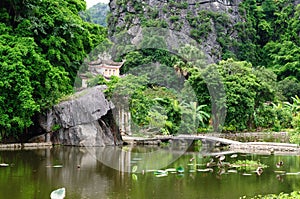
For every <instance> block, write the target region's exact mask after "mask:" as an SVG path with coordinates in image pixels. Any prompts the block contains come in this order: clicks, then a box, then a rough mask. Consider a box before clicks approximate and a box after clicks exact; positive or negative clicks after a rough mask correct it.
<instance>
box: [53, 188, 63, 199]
mask: <svg viewBox="0 0 300 199" xmlns="http://www.w3.org/2000/svg"><path fill="white" fill-rule="evenodd" d="M65 196H66V188H64V187H63V188H60V189H56V190H54V191H52V192H51V194H50V198H51V199H63V198H65Z"/></svg>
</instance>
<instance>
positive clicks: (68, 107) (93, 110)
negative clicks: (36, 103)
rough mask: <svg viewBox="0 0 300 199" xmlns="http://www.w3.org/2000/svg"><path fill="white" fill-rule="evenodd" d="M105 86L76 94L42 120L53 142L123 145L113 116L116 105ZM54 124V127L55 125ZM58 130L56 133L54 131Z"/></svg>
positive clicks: (41, 122) (84, 144)
mask: <svg viewBox="0 0 300 199" xmlns="http://www.w3.org/2000/svg"><path fill="white" fill-rule="evenodd" d="M105 88H106V87H104V86H96V87H93V88H88V89H85V90H82V91H80V92H78V93H76V94H75V95H74V96H73V97H72V98H71V99H69V100H67V101H64V102H61V103H59V104H57V105H55V106H54V107H53V108H52V109H51V110H49V111H48V113H47V115H44V116H43V117H41V119H40V126H41V127H42V128H43V129H44V130H45V131H46V132H49V133H50V134H51V137H50V139H51V141H52V143H53V144H62V145H71V146H107V145H118V144H121V142H122V141H121V136H120V132H119V128H118V127H117V125H116V122H115V120H114V117H113V113H112V110H113V109H114V105H113V104H112V103H111V102H110V101H108V100H107V99H106V98H105V95H104V93H103V90H104V89H105ZM53 127H55V128H53ZM53 129H55V132H52V131H53Z"/></svg>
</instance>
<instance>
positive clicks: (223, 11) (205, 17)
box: [108, 0, 243, 63]
mask: <svg viewBox="0 0 300 199" xmlns="http://www.w3.org/2000/svg"><path fill="white" fill-rule="evenodd" d="M240 2H241V0H235V1H233V0H200V1H196V0H188V1H181V0H173V1H167V0H145V1H133V0H125V1H121V0H111V1H110V3H109V5H110V10H111V13H110V15H109V17H108V28H109V35H110V37H111V39H112V40H114V39H113V37H114V36H115V35H117V34H118V33H119V32H121V31H123V30H127V33H128V34H129V35H132V36H135V35H137V34H138V33H139V31H140V27H157V28H166V29H170V30H173V31H178V32H180V33H181V34H185V35H188V36H190V37H191V38H193V39H195V41H196V42H198V43H199V44H200V45H201V48H202V51H203V52H204V54H205V55H206V57H207V61H208V62H209V63H212V62H217V61H219V60H220V59H222V57H221V56H222V54H224V53H225V52H233V53H234V52H235V51H236V48H235V46H234V45H235V44H234V43H235V41H236V39H237V37H238V36H237V31H236V30H235V27H234V26H235V25H236V24H237V23H240V22H243V17H242V16H241V15H240V13H239V11H238V4H239V3H240Z"/></svg>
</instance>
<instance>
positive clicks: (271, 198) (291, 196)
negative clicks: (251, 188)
mask: <svg viewBox="0 0 300 199" xmlns="http://www.w3.org/2000/svg"><path fill="white" fill-rule="evenodd" d="M243 198H247V197H243ZM275 198H276V199H296V198H300V192H299V191H293V192H292V193H280V194H278V195H276V194H268V195H264V196H263V195H257V196H255V197H253V199H275Z"/></svg>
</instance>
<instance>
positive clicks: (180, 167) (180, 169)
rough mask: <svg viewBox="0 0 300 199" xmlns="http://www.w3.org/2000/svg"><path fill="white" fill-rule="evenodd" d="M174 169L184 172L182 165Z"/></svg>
mask: <svg viewBox="0 0 300 199" xmlns="http://www.w3.org/2000/svg"><path fill="white" fill-rule="evenodd" d="M176 171H177V172H178V173H183V172H184V168H183V167H182V166H179V167H177V169H176Z"/></svg>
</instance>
